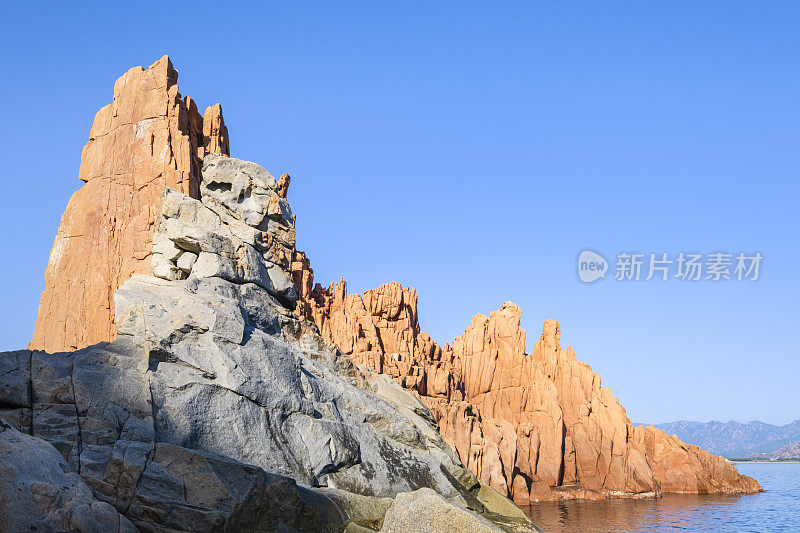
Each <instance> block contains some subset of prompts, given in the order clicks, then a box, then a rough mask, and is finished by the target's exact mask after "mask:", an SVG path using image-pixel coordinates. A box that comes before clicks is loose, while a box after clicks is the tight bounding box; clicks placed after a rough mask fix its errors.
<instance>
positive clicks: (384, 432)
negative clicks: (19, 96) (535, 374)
mask: <svg viewBox="0 0 800 533" xmlns="http://www.w3.org/2000/svg"><path fill="white" fill-rule="evenodd" d="M202 175H203V181H202V182H201V184H200V191H201V194H200V198H199V199H194V198H190V197H189V196H187V195H185V194H183V193H180V192H178V191H175V190H173V189H169V188H167V189H165V191H164V193H163V196H162V198H161V201H160V205H161V213H160V214H159V216H158V217H157V220H156V223H155V224H156V227H155V232H154V235H153V245H152V246H153V252H152V274H150V275H144V274H135V275H133V276H132V277H131V278H129V279H128V280H127V281H125V282H124V283H123V284H122V285H121V286H120V287H119V289H117V291H116V293H115V296H114V302H115V323H116V327H117V332H118V336H117V338H116V339H115V340H114V341H112V342H101V343H99V344H95V345H92V346H89V347H86V348H84V349H81V350H77V351H73V352H64V353H56V354H47V353H44V352H39V351H27V350H23V351H17V352H7V353H3V354H0V417H2V419H4V420H5V422H3V426H2V429H3V431H2V433H0V459H2V462H0V469H3V470H2V471H3V472H4V473H5V472H8V473H9V474H8V475H3V476H0V494H12V493H14V494H16V493H19V491H22V492H25V491H30V492H31V493H32V494H46V495H47V502H48V503H47V504H46V505H44V506H42V505H39V504H36V509H37V513H39V514H36V513H32V514H28V513H18V512H15V510H16V509H23V508H25V505H28V506H30V505H31V501H32V500H31V499H30V498H28V497H20V498H18V499H17V500H13V499H10V500H7V499H4V500H3V503H2V504H0V507H2V509H0V513H2V514H0V525H5V526H9V527H8V528H6V527H0V529H3V530H6V529H10V530H14V529H18V530H27V529H28V528H29V527H30V526H36V527H43V528H44V529H53V530H60V529H77V530H82V531H110V530H120V531H122V530H125V531H128V530H134V529H140V530H146V531H206V530H235V531H240V530H258V531H273V530H298V531H341V530H343V529H344V528H345V527H349V528H351V529H352V528H358V527H361V528H367V529H371V530H378V529H380V528H384V530H387V531H395V530H402V528H403V527H404V526H403V525H402V522H397V524H395V525H392V523H393V521H396V520H399V519H398V518H395V517H396V516H397V511H396V510H395V511H394V512H393V513H391V512H390V513H389V514H386V513H387V510H389V509H390V508H394V509H397V508H398V506H399V505H401V503H398V502H395V498H396V497H397V495H398V494H401V493H409V496H408V497H407V498H406V499H408V498H411V501H414V502H416V501H418V500H419V499H420V498H423V497H424V500H423V501H428V500H430V501H433V502H434V503H436V513H437V516H439V515H441V516H451V515H452V516H457V517H458V519H459V523H463V524H467V525H469V524H472V525H474V526H475V528H478V527H481V528H484V529H485V528H489V527H490V528H494V529H497V528H500V529H501V530H523V531H525V530H528V531H533V530H535V526H534V525H533V524H532V523H531V522H530V521H529V520H528V519H527V518H525V516H524V515H523V514H522V513H521V512H519V510H518V509H516V508H514V507H513V506H512V508H509V507H507V505H510V503H508V502H507V501H504V502H505V503H503V502H501V501H500V500H498V499H496V496H497V495H496V493H493V492H487V491H491V489H488V487H486V486H482V485H481V484H480V483H479V482H478V481H477V479H475V477H474V476H472V474H471V473H470V472H469V471H468V470H466V469H465V468H464V467H463V466H462V465H461V463H460V461H459V460H458V458H457V457H456V455H455V454H454V452H453V451H452V450H451V449H450V447H449V446H448V445H447V444H445V442H444V441H443V440H442V437H441V436H440V435H439V433H438V431H437V429H438V428H437V426H436V423H435V421H434V419H433V417H432V415H431V413H430V411H429V410H428V408H427V407H425V406H424V405H423V404H422V403H421V402H420V401H419V400H418V399H417V398H415V397H414V396H413V395H411V394H410V393H408V392H406V391H404V390H403V389H402V388H401V387H400V386H399V385H398V384H397V383H395V382H394V381H393V380H392V379H390V378H389V377H387V376H383V375H380V374H377V373H374V372H372V371H369V370H366V369H362V368H360V367H358V366H356V365H354V364H353V363H352V361H351V360H350V358H348V357H346V356H343V355H341V354H340V353H339V352H338V350H337V349H336V348H335V347H334V346H333V345H332V344H330V343H328V342H327V341H325V340H324V339H323V338H322V337H321V336H320V334H319V332H318V330H317V329H316V326H315V325H314V324H313V323H311V322H309V321H307V320H305V319H302V318H299V317H298V316H297V315H295V314H293V313H292V312H291V309H293V308H294V307H295V304H296V300H297V294H296V292H295V287H294V284H293V283H292V281H291V278H290V277H289V273H288V269H289V260H290V258H291V257H292V253H293V250H294V217H293V216H292V213H291V209H290V207H289V204H288V203H287V201H286V199H285V191H284V194H283V195H281V194H280V189H279V184H278V183H277V182H276V180H275V179H274V178H273V177H272V176H270V175H269V173H267V172H266V171H265V170H264V169H263V168H261V167H258V166H257V165H255V164H253V163H248V162H245V161H239V160H236V159H232V158H227V157H223V156H216V155H213V154H208V155H206V156H205V159H204V163H203V173H202ZM30 456H34V457H40V458H41V460H40V461H31V460H29V458H30ZM51 478H52V481H47V480H49V479H51ZM62 478H63V481H62ZM42 479H44V480H45V481H46V482H47V483H49V488H47V489H46V490H45V489H41V488H40V487H39V485H40V483H41V482H40V480H42ZM421 489H422V492H419V491H420V490H421ZM431 493H432V494H435V495H436V498H434V499H433V500H431ZM501 500H502V499H501ZM36 501H38V500H36ZM403 501H406V500H403ZM6 502H8V503H6ZM403 505H406V504H403ZM401 514H402V513H401ZM3 520H5V522H3ZM392 528H394V529H392ZM398 528H399V529H398ZM433 530H438V528H434V529H433ZM475 530H477V529H475Z"/></svg>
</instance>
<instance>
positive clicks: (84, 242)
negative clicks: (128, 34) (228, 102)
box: [28, 56, 228, 352]
mask: <svg viewBox="0 0 800 533" xmlns="http://www.w3.org/2000/svg"><path fill="white" fill-rule="evenodd" d="M177 81H178V72H177V71H176V70H175V69H174V68H173V67H172V63H170V60H169V58H168V57H166V56H164V57H162V58H161V59H159V60H158V61H156V62H155V63H153V64H152V65H151V66H150V67H149V68H148V69H146V70H145V69H143V68H142V67H136V68H132V69H130V70H129V71H128V72H127V73H125V74H124V75H123V76H122V77H120V78H119V79H118V80H117V81H116V83H115V84H114V94H113V97H112V101H111V103H110V104H108V105H106V106H105V107H103V108H102V109H100V111H98V112H97V115H96V116H95V119H94V123H93V124H92V129H91V131H90V132H89V141H88V142H87V143H86V146H84V148H83V154H82V156H81V165H80V170H79V172H78V177H79V178H80V179H81V180H83V181H84V182H86V183H85V184H84V185H83V186H82V187H81V188H80V189H78V191H77V192H75V194H73V195H72V198H70V201H69V203H68V204H67V208H66V210H65V211H64V214H63V216H62V217H61V225H60V227H59V229H58V234H57V235H56V238H55V241H54V243H53V248H52V251H51V252H50V259H49V261H48V264H47V270H46V271H45V290H44V292H42V296H41V301H40V303H39V316H38V319H37V321H36V329H35V331H34V335H33V340H32V341H31V343H30V344H29V346H28V347H29V348H30V349H37V350H44V351H48V352H58V351H65V350H75V349H78V348H84V347H86V346H89V345H90V344H95V343H97V342H102V341H112V340H114V338H115V336H116V329H115V325H114V291H116V290H117V288H118V287H119V286H120V285H122V283H123V282H124V281H125V280H126V279H128V278H129V277H130V276H131V275H132V274H148V273H149V272H150V263H151V251H152V236H153V231H154V229H155V222H156V219H157V217H158V215H159V214H160V212H161V208H160V207H159V205H158V202H159V198H160V197H161V194H162V193H163V191H164V187H171V188H173V189H175V190H177V191H180V192H182V193H184V194H186V195H188V196H190V197H192V198H199V197H200V181H201V175H200V172H201V168H202V164H203V158H204V157H205V155H206V154H209V153H212V154H225V155H227V154H228V130H227V128H226V127H225V122H224V121H223V119H222V109H221V107H220V106H219V105H218V104H217V105H214V106H212V107H209V108H207V109H206V111H205V113H204V114H203V115H201V114H200V113H199V112H198V109H197V104H196V103H195V102H194V101H193V100H192V99H191V98H190V97H188V96H187V97H185V98H184V97H181V95H180V93H179V92H178V85H177Z"/></svg>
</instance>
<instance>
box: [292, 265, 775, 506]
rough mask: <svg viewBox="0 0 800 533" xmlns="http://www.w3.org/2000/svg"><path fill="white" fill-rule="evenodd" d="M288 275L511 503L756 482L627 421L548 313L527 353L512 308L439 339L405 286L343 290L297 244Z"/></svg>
mask: <svg viewBox="0 0 800 533" xmlns="http://www.w3.org/2000/svg"><path fill="white" fill-rule="evenodd" d="M292 276H293V279H294V282H295V285H296V287H297V289H298V293H299V295H300V301H299V302H298V305H297V309H296V312H297V313H299V314H301V315H302V316H305V317H307V318H309V319H310V320H313V321H314V322H315V323H316V324H317V325H318V327H319V329H320V332H321V333H322V335H323V336H324V337H326V338H328V339H330V340H331V341H333V342H334V343H335V344H336V345H337V346H338V347H339V348H340V349H341V350H342V351H343V352H344V353H345V354H348V355H350V356H351V357H352V358H353V360H354V361H356V362H357V363H359V364H363V365H365V366H367V367H369V368H373V369H375V370H376V371H378V372H383V373H386V374H388V375H390V376H392V377H393V378H394V379H395V380H396V381H397V382H398V383H400V384H401V385H402V386H403V387H404V388H405V389H407V390H411V391H413V392H414V393H415V394H417V395H418V396H419V398H420V399H421V400H422V401H423V403H425V405H427V406H428V407H429V408H430V409H431V411H432V412H433V414H434V416H435V417H436V420H437V422H438V423H439V427H440V431H441V434H442V436H443V437H444V438H445V440H446V441H447V442H448V443H449V444H450V445H451V446H452V447H453V449H454V450H456V452H457V453H458V455H459V458H460V459H461V460H462V461H463V462H464V464H465V465H466V466H467V467H469V468H470V470H472V472H474V473H475V475H476V476H477V477H478V479H480V480H481V481H482V482H484V483H486V484H488V485H490V486H491V487H492V488H494V489H495V490H497V491H498V492H500V493H501V494H506V495H508V496H509V497H512V498H513V499H514V501H515V502H517V503H520V504H527V503H528V502H530V501H536V500H553V499H564V498H588V499H597V498H605V497H648V496H654V495H658V494H660V493H662V492H692V493H738V492H756V491H760V490H761V487H760V486H759V485H758V483H757V482H756V481H755V480H753V479H752V478H749V477H747V476H742V475H739V473H738V472H737V471H736V469H735V467H733V465H731V464H730V463H728V462H727V461H726V460H725V459H723V458H721V457H716V456H712V455H710V454H708V453H707V452H705V451H703V450H702V449H700V448H698V447H697V446H690V445H687V444H684V443H683V442H681V441H680V440H679V439H678V438H677V437H674V436H668V435H666V434H665V433H663V432H662V431H660V430H658V429H656V428H652V427H648V428H644V427H637V428H634V427H633V426H632V424H631V422H630V420H629V419H628V417H627V415H626V413H625V409H624V408H623V407H622V406H621V405H620V404H619V402H618V401H617V399H616V398H615V397H614V396H613V394H612V393H611V391H610V390H609V389H608V388H606V387H602V386H601V385H600V376H598V375H597V374H596V373H594V372H593V371H592V369H591V367H590V366H589V365H587V364H586V363H583V362H580V361H578V360H577V358H576V355H575V352H574V351H573V350H572V348H571V347H568V348H566V349H562V348H561V345H560V342H561V341H560V337H561V331H560V328H559V325H558V322H557V321H555V320H548V321H546V322H545V323H544V326H543V332H542V335H541V338H540V340H539V341H538V342H536V344H535V346H534V349H533V353H532V354H527V353H525V331H524V330H522V329H520V317H521V311H520V309H519V308H518V307H517V306H516V305H514V304H513V303H511V302H507V303H505V304H503V306H502V308H501V309H499V310H497V311H494V312H493V313H491V315H490V316H485V315H482V314H479V315H476V316H475V317H474V318H473V319H472V322H471V323H470V325H469V326H468V327H467V328H466V330H465V331H464V334H463V335H462V336H461V337H458V338H457V339H455V340H454V341H453V342H452V343H451V344H447V345H445V346H444V348H442V347H440V346H439V345H437V344H436V343H435V342H433V341H432V339H431V338H430V336H429V335H428V334H426V333H423V332H420V326H419V323H418V321H417V293H416V291H415V290H414V289H408V288H403V287H402V286H401V285H400V284H399V283H396V282H393V283H389V284H386V285H383V286H381V287H379V288H377V289H374V290H369V291H366V292H365V293H364V294H363V295H357V294H347V285H346V283H345V282H344V281H343V280H342V281H340V282H339V283H338V284H336V285H334V284H331V285H330V287H328V288H327V289H323V288H322V287H321V286H320V285H319V284H317V285H316V286H314V284H313V270H312V269H311V267H310V262H309V261H308V259H307V258H306V256H305V254H303V253H300V252H297V253H295V257H294V261H293V263H292Z"/></svg>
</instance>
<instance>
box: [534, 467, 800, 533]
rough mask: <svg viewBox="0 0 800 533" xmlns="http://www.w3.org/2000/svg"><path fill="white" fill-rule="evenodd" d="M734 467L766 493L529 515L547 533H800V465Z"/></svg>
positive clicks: (552, 509)
mask: <svg viewBox="0 0 800 533" xmlns="http://www.w3.org/2000/svg"><path fill="white" fill-rule="evenodd" d="M736 467H737V468H738V470H739V472H741V473H742V474H746V475H748V476H751V477H754V478H755V479H756V480H758V482H759V483H760V484H761V486H762V487H764V489H766V492H764V493H761V494H745V495H737V496H704V495H686V494H667V495H665V496H663V497H661V498H656V499H648V500H623V499H620V500H606V501H599V502H580V501H568V502H541V503H537V504H535V505H533V506H531V508H530V509H529V510H528V511H529V514H530V516H531V518H532V519H533V520H534V521H535V522H536V523H537V524H539V525H540V526H541V527H542V528H543V529H544V530H545V531H570V532H601V531H602V532H612V531H614V532H617V531H618V532H634V531H635V532H639V531H653V532H662V531H666V532H678V531H680V532H692V531H724V532H761V531H768V532H769V531H791V532H795V531H796V532H800V463H740V464H737V465H736Z"/></svg>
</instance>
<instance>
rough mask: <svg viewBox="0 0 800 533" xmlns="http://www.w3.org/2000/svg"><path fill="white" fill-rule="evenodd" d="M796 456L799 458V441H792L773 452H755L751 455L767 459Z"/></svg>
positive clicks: (792, 457) (754, 457)
mask: <svg viewBox="0 0 800 533" xmlns="http://www.w3.org/2000/svg"><path fill="white" fill-rule="evenodd" d="M798 458H800V442H793V443H791V444H787V445H786V446H781V447H780V448H778V449H777V450H775V451H774V452H765V453H757V454H755V455H753V459H763V460H767V461H775V460H779V459H798Z"/></svg>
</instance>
